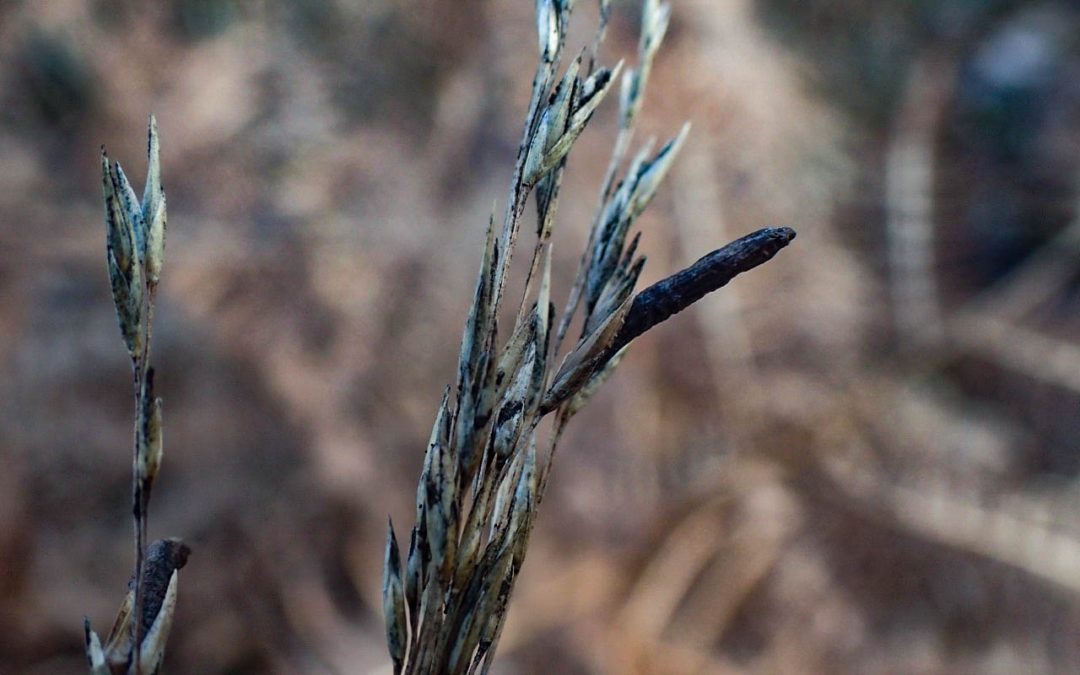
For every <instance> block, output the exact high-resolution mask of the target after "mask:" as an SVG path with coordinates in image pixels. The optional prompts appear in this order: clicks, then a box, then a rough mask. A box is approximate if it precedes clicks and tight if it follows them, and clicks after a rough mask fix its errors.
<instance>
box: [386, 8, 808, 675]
mask: <svg viewBox="0 0 1080 675" xmlns="http://www.w3.org/2000/svg"><path fill="white" fill-rule="evenodd" d="M572 5H573V2H572V1H571V0H537V3H536V16H537V28H538V33H537V37H538V47H539V58H538V64H537V68H536V73H535V76H534V79H533V91H532V96H531V99H530V102H529V107H528V110H527V113H526V116H525V128H524V132H523V134H522V138H521V142H520V144H519V146H518V154H517V161H516V164H515V168H514V173H513V178H512V180H511V183H510V190H509V196H508V199H507V205H506V212H505V214H504V217H503V221H502V226H501V229H500V230H498V231H496V226H495V218H494V216H492V219H491V222H490V224H489V226H488V232H487V238H486V242H485V245H484V251H483V256H482V261H481V266H480V272H479V275H478V278H477V283H476V291H475V294H474V297H473V303H472V306H471V308H470V310H469V314H468V316H467V318H466V321H465V329H464V332H463V335H462V340H461V352H460V357H459V361H458V371H457V372H458V376H457V387H456V390H455V391H454V392H453V396H451V392H450V391H449V390H447V392H446V394H444V396H443V400H442V404H441V405H440V406H439V412H438V415H437V417H436V421H435V424H434V428H433V429H432V434H431V440H430V442H429V444H428V448H427V453H426V456H425V459H424V468H423V470H422V472H421V476H420V481H419V485H418V487H417V498H416V524H415V525H414V526H413V528H412V530H411V532H410V537H409V550H408V552H407V556H406V559H405V566H404V578H402V570H401V559H400V552H399V550H398V544H397V536H396V534H395V532H394V529H393V526H392V525H391V526H390V529H389V532H388V535H387V544H386V547H387V548H386V554H385V571H384V576H383V603H384V616H385V618H386V631H387V643H388V647H389V651H390V655H391V658H392V660H393V664H394V672H395V673H402V672H404V673H473V672H481V673H486V672H487V671H488V669H489V668H490V666H491V663H492V659H493V655H494V653H495V649H496V647H497V645H498V641H499V635H500V634H501V631H502V627H503V624H504V621H505V617H506V610H507V606H508V603H509V599H510V596H511V594H512V592H513V588H514V582H515V580H516V578H517V575H518V572H519V571H520V569H521V564H522V562H523V561H524V558H525V552H526V550H527V547H528V541H529V535H530V533H531V532H532V528H533V525H534V523H535V520H536V512H537V508H538V506H539V504H540V502H541V500H542V498H543V494H544V490H545V487H546V485H547V479H548V476H549V473H550V467H551V463H552V460H553V458H554V455H555V450H556V448H557V445H558V442H559V438H560V437H561V432H562V430H563V428H564V427H565V425H566V423H567V422H568V421H569V420H570V418H572V417H573V416H574V414H575V413H576V412H577V411H578V410H579V409H580V408H581V406H583V405H584V404H585V403H586V402H587V401H588V399H589V397H590V396H591V395H592V393H593V392H595V390H596V388H597V387H598V386H599V385H600V384H601V383H602V382H603V381H604V380H605V379H606V378H607V377H608V376H609V375H610V374H611V372H612V371H613V370H614V368H615V366H616V365H617V364H618V362H619V359H620V357H621V355H622V354H623V353H624V352H625V349H626V347H627V346H628V345H629V343H630V342H631V341H632V340H634V339H635V338H636V337H638V336H639V335H641V334H642V333H644V332H645V331H647V330H649V329H650V328H652V327H653V326H655V325H657V324H658V323H660V322H662V321H664V320H666V319H667V318H669V317H670V316H671V315H672V314H675V313H676V312H679V311H681V310H683V309H685V308H686V307H688V306H689V305H690V304H692V303H694V302H696V301H697V300H699V299H701V298H702V297H703V296H704V295H705V294H707V293H709V292H712V291H714V290H716V289H717V288H719V287H720V286H723V285H724V284H726V283H727V282H728V281H730V280H731V279H732V278H733V277H735V276H736V275H737V274H739V273H741V272H745V271H747V270H749V269H751V268H753V267H756V266H757V265H760V264H762V263H764V262H766V261H767V260H769V259H771V258H772V257H773V256H774V255H775V254H776V253H777V252H778V251H779V250H780V249H782V248H783V247H784V246H786V245H787V244H788V243H789V242H790V241H791V240H792V239H793V238H794V236H795V233H794V231H792V230H790V229H788V228H776V229H765V230H761V231H759V232H756V233H754V234H751V235H748V236H746V237H743V238H742V239H739V240H738V241H735V242H733V243H731V244H729V245H728V246H725V247H724V248H722V249H719V250H717V251H714V252H713V253H710V254H709V255H707V256H705V257H703V258H702V259H701V260H699V261H698V262H696V263H695V264H694V265H692V266H691V267H689V268H687V269H686V270H683V271H682V272H679V273H677V274H675V275H673V276H671V277H669V278H668V279H665V280H663V281H661V282H659V283H657V284H655V285H653V286H651V287H650V288H648V289H646V290H645V291H643V292H641V293H639V294H637V295H635V294H634V286H635V285H636V282H637V280H638V277H639V276H640V274H641V270H642V267H643V266H644V263H645V259H644V256H640V255H638V254H637V243H638V237H639V234H634V235H633V236H630V235H631V230H632V228H633V225H634V223H635V222H636V220H637V218H638V217H639V216H640V215H641V213H642V212H643V211H644V209H645V208H646V207H647V206H648V204H649V202H650V201H651V200H652V198H653V196H654V195H655V194H656V192H657V190H658V189H659V187H660V185H661V183H662V181H663V179H664V176H665V175H666V174H667V172H668V170H669V169H670V168H671V165H672V163H673V161H674V159H675V157H676V155H677V154H678V151H679V149H680V147H681V146H682V144H683V142H684V141H685V139H686V137H687V134H688V133H689V125H685V126H684V127H683V128H682V129H681V130H680V131H679V133H677V134H676V135H675V136H674V137H672V138H671V139H670V140H669V141H668V142H666V143H665V144H664V145H663V146H661V148H660V150H659V151H657V152H656V153H653V152H652V147H653V144H652V143H651V142H650V143H646V144H645V145H644V146H643V147H642V148H641V149H640V150H639V151H638V153H637V154H636V155H635V156H634V157H633V159H632V160H631V161H630V162H629V165H628V166H627V168H626V170H625V171H624V172H622V174H621V175H622V177H621V179H620V178H619V176H620V169H621V167H622V166H623V163H624V159H625V156H626V153H627V151H628V150H629V148H630V145H631V142H632V137H633V129H634V122H635V120H636V119H637V117H638V115H639V113H640V110H641V106H642V102H643V99H644V93H645V89H646V84H647V82H648V77H649V73H650V71H651V66H652V61H653V57H654V56H655V54H656V51H657V49H658V48H659V46H660V43H661V41H662V40H663V37H664V34H665V32H666V31H667V26H668V22H669V18H670V7H669V6H668V4H667V3H661V2H659V0H645V2H644V7H643V12H642V27H641V41H640V43H639V46H638V57H637V67H636V69H631V68H627V69H624V68H623V67H622V63H619V64H617V65H616V66H615V67H613V68H610V69H607V68H603V67H596V66H595V63H596V60H597V53H598V51H599V46H600V43H601V41H602V39H603V36H604V33H605V29H606V26H607V22H608V19H609V17H610V10H611V7H610V2H609V0H600V2H599V8H600V22H599V27H598V29H597V32H596V36H595V38H594V40H593V43H592V47H591V50H590V52H589V57H588V61H587V66H585V67H584V69H583V62H584V59H583V57H581V56H579V57H578V58H576V59H574V60H573V61H572V62H571V63H570V64H569V65H568V66H567V67H566V69H565V71H564V72H563V74H562V75H561V76H559V75H558V72H559V63H560V60H561V56H562V53H563V49H564V42H565V37H566V35H567V27H568V24H569V20H570V13H571V9H572ZM619 72H622V73H623V74H622V79H621V93H620V96H619V131H618V135H617V137H616V139H615V144H614V148H613V150H612V157H611V161H610V163H609V166H608V169H607V171H606V172H605V175H604V178H603V181H602V187H601V192H600V199H599V205H598V208H597V211H596V216H595V218H594V220H593V224H592V228H591V231H590V235H589V241H588V244H587V246H586V249H585V251H584V252H583V254H582V257H581V264H580V266H579V269H578V273H577V275H576V277H575V279H574V282H573V285H572V288H571V292H570V297H569V299H568V301H567V303H566V309H565V311H564V312H563V315H562V316H561V318H560V319H559V321H558V322H557V323H556V322H555V321H554V318H555V317H554V311H555V310H554V305H553V304H552V302H551V298H550V277H551V264H550V259H551V242H550V238H551V235H552V230H553V225H554V222H555V215H556V212H557V209H558V202H559V193H560V191H561V189H562V176H563V168H564V166H565V164H566V161H567V158H568V157H569V154H570V152H571V150H572V149H573V145H574V142H575V141H576V140H577V138H578V137H579V136H580V135H581V133H582V132H583V130H584V129H585V127H586V126H587V125H588V122H589V120H590V119H591V117H592V115H593V113H594V112H595V110H596V109H597V107H598V106H599V105H600V103H601V102H602V101H603V100H604V98H605V97H606V95H607V93H608V92H609V91H610V90H611V88H612V84H613V83H614V82H615V80H616V79H617V75H618V74H619ZM530 194H532V195H534V197H535V203H536V209H537V220H538V227H537V241H536V244H535V246H534V247H533V252H532V259H531V262H530V265H529V272H528V277H527V279H526V284H525V289H526V290H525V292H524V294H523V296H522V299H521V303H520V305H519V310H518V314H517V317H516V319H515V321H514V326H513V329H512V331H511V332H510V336H509V338H508V339H507V340H506V341H505V344H503V345H502V347H501V348H500V347H499V346H498V340H497V333H498V327H497V320H496V317H497V316H498V314H499V308H500V305H501V302H502V296H503V292H504V288H505V284H506V274H507V271H508V269H509V265H510V258H511V256H512V254H513V250H514V247H515V243H516V240H517V236H518V233H519V231H520V224H521V218H522V215H523V213H524V210H525V206H526V203H527V201H528V198H529V195H530ZM628 240H629V244H627V241H628ZM579 308H581V310H582V311H581V312H580V314H581V316H582V319H581V320H582V326H583V328H582V335H581V337H580V339H579V340H578V341H577V342H576V344H574V345H573V346H572V347H571V348H570V349H569V353H568V354H567V355H566V356H565V357H564V358H563V359H562V360H561V362H560V363H559V364H558V366H557V367H555V363H556V357H557V355H558V354H559V353H560V348H561V346H562V342H563V341H564V339H565V338H566V336H567V333H568V330H569V327H570V325H571V323H572V322H573V320H574V318H575V316H577V315H578V309H579ZM550 413H556V415H555V418H554V429H553V434H552V441H551V444H550V446H549V447H548V448H547V452H539V451H538V449H537V436H536V430H537V427H538V425H539V424H540V422H541V420H542V419H543V418H544V417H545V416H546V415H548V414H550Z"/></svg>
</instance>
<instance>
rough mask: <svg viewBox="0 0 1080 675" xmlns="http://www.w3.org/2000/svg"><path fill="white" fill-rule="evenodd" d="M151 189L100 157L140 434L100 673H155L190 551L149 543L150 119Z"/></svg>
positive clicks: (111, 261) (156, 276)
mask: <svg viewBox="0 0 1080 675" xmlns="http://www.w3.org/2000/svg"><path fill="white" fill-rule="evenodd" d="M148 137H149V138H148V142H147V176H146V187H145V189H144V191H143V198H142V201H141V202H140V201H139V199H138V198H137V197H136V195H135V190H134V189H133V188H132V187H131V183H130V182H128V179H127V176H126V175H125V174H124V170H123V169H122V168H121V167H120V163H119V162H113V163H110V162H109V157H108V155H106V154H105V149H104V148H102V151H101V169H102V184H103V189H104V197H105V227H106V262H107V265H108V271H109V282H110V285H111V286H112V294H113V301H114V304H115V305H116V316H117V318H118V319H119V323H120V334H121V336H122V337H123V339H124V345H125V346H126V347H127V350H128V356H130V357H131V369H132V379H133V381H134V390H135V434H134V443H133V448H134V450H133V458H132V472H131V474H132V475H131V480H132V515H133V516H134V530H135V571H134V572H133V573H132V578H131V582H130V583H129V590H128V594H127V596H126V597H125V599H124V604H123V605H122V606H121V608H120V612H119V613H118V615H117V618H116V621H115V622H114V623H113V627H112V630H111V631H110V632H109V637H108V639H106V641H105V643H104V644H102V642H101V639H100V638H99V637H98V635H97V634H96V633H95V632H94V631H93V630H92V629H91V628H90V620H89V619H86V620H85V622H84V626H85V631H84V632H85V641H86V656H87V660H88V661H89V664H90V671H91V672H92V673H94V675H106V674H111V675H120V674H123V673H134V674H135V675H144V674H149V675H152V674H153V673H157V672H158V671H159V670H160V668H161V663H162V660H163V659H164V655H165V642H166V640H167V639H168V634H169V628H170V626H171V625H172V617H173V611H174V609H175V607H176V593H177V584H178V581H177V570H179V569H180V568H181V567H183V566H184V563H186V562H187V558H188V554H189V553H190V549H188V547H187V546H186V545H184V544H183V542H181V541H180V540H178V539H160V540H158V541H155V542H154V543H152V544H150V546H147V545H146V521H147V514H148V508H149V505H150V493H151V490H152V489H153V487H154V481H155V480H156V479H157V475H158V472H159V471H160V469H161V460H162V455H163V447H164V446H163V438H162V425H161V414H162V403H161V399H160V398H158V397H157V395H156V393H155V389H154V369H153V368H152V367H151V366H150V341H151V337H152V333H153V319H154V298H155V294H156V292H157V286H158V281H159V280H160V278H161V267H162V264H163V263H164V258H165V223H166V210H165V190H164V188H162V186H161V159H160V149H159V143H158V132H157V121H156V120H155V119H154V117H153V116H151V117H150V128H149V132H148Z"/></svg>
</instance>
